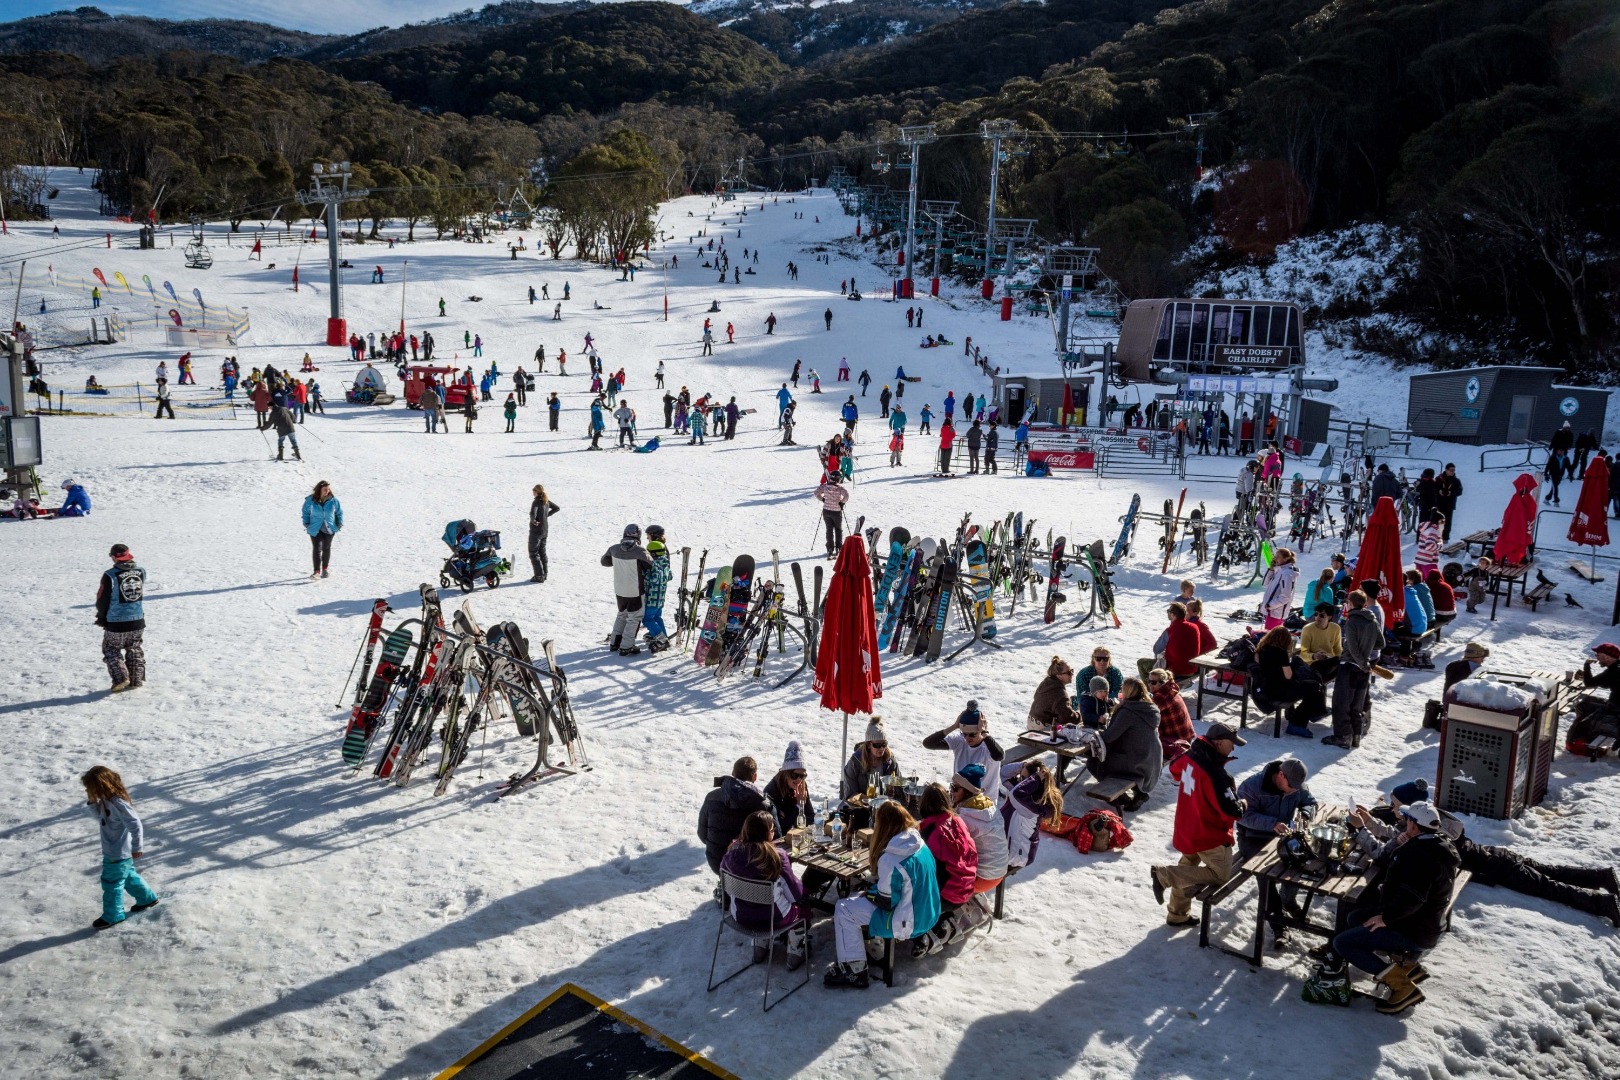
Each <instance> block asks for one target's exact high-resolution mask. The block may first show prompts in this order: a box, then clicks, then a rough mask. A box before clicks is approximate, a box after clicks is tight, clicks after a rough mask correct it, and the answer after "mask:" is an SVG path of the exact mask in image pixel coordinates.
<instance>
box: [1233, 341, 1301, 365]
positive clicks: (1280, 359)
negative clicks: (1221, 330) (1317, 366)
mask: <svg viewBox="0 0 1620 1080" xmlns="http://www.w3.org/2000/svg"><path fill="white" fill-rule="evenodd" d="M1291 351H1292V350H1290V349H1289V348H1288V346H1286V345H1217V346H1215V362H1216V363H1217V364H1225V365H1227V366H1228V367H1250V368H1284V367H1287V366H1288V354H1289V353H1290V352H1291Z"/></svg>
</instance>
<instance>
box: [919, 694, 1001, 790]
mask: <svg viewBox="0 0 1620 1080" xmlns="http://www.w3.org/2000/svg"><path fill="white" fill-rule="evenodd" d="M923 749H925V750H949V751H950V752H951V754H952V756H953V760H952V762H951V772H952V773H953V774H955V773H960V772H961V771H962V767H963V766H965V765H975V764H976V765H982V766H984V771H985V782H984V793H985V794H986V795H988V796H990V798H991V800H992V801H994V800H995V798H996V796H997V795H998V794H1000V791H1001V761H1002V758H1003V757H1004V756H1005V755H1004V754H1003V752H1002V749H1001V744H1000V743H998V742H996V740H995V739H993V738H991V737H990V729H989V726H988V725H986V724H985V722H984V716H983V715H982V714H980V712H979V703H978V702H977V701H969V702H968V703H967V708H965V709H963V710H962V712H961V714H960V715H958V716H957V718H956V723H954V724H952V725H951V726H950V727H948V728H941V729H940V730H939V731H936V732H934V733H933V734H932V735H930V736H928V737H927V738H925V739H924V740H923Z"/></svg>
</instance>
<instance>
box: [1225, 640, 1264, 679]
mask: <svg viewBox="0 0 1620 1080" xmlns="http://www.w3.org/2000/svg"><path fill="white" fill-rule="evenodd" d="M1217 655H1219V656H1220V658H1221V659H1222V660H1226V661H1228V662H1230V663H1231V665H1232V670H1233V671H1234V672H1237V673H1240V674H1248V673H1249V672H1250V671H1252V670H1253V669H1254V664H1255V656H1254V639H1253V638H1251V637H1250V636H1249V635H1248V634H1244V635H1242V636H1240V637H1236V638H1233V639H1232V640H1231V641H1228V642H1227V643H1226V644H1225V645H1223V646H1222V647H1221V651H1220V652H1219V653H1218V654H1217Z"/></svg>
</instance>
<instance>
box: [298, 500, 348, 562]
mask: <svg viewBox="0 0 1620 1080" xmlns="http://www.w3.org/2000/svg"><path fill="white" fill-rule="evenodd" d="M341 528H343V504H342V503H340V502H338V500H337V496H336V495H333V494H332V485H331V484H328V483H327V482H326V481H325V480H322V481H321V482H320V483H318V484H316V485H315V490H314V491H312V492H310V493H309V494H308V495H306V496H304V531H305V532H307V533H309V548H310V558H311V559H312V561H313V562H314V568H313V570H312V572H311V573H310V575H309V576H310V580H312V581H313V580H314V579H315V578H323V577H330V576H331V575H330V574H329V573H328V572H327V569H326V564H327V563H329V562H331V561H332V537H334V536H336V535H337V533H338V530H339V529H341Z"/></svg>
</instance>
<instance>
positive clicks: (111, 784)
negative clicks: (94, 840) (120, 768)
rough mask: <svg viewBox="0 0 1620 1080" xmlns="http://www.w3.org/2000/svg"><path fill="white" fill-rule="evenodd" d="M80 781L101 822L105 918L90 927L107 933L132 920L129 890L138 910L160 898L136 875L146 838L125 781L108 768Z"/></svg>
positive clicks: (89, 774) (102, 916)
mask: <svg viewBox="0 0 1620 1080" xmlns="http://www.w3.org/2000/svg"><path fill="white" fill-rule="evenodd" d="M80 779H81V780H82V781H83V782H84V793H85V801H86V802H87V803H89V804H90V812H91V813H92V814H94V815H95V816H96V819H97V820H98V821H100V823H101V918H99V919H97V920H96V921H95V922H93V923H91V924H90V925H91V926H93V927H95V928H96V929H97V930H105V929H107V928H108V927H109V926H114V925H116V924H118V923H121V922H123V921H124V920H125V919H126V918H128V917H129V916H127V915H125V914H124V893H125V892H126V891H128V893H129V895H130V896H132V897H134V898H135V907H134V910H135V911H145V910H146V909H147V908H149V907H153V906H154V905H156V904H157V902H158V896H157V893H155V892H153V891H152V890H151V888H150V887H149V886H148V885H147V884H146V882H144V881H142V880H141V875H139V874H137V873H136V872H135V860H136V859H138V858H140V857H141V855H142V854H143V851H142V848H143V847H144V845H145V837H144V836H143V835H142V832H141V819H140V817H139V816H138V815H137V814H136V813H135V807H134V805H133V804H132V803H131V802H130V798H129V791H128V790H127V789H126V788H125V787H124V781H123V780H122V779H121V778H120V777H119V775H118V774H117V773H115V772H113V771H112V770H111V769H109V768H107V766H105V765H97V766H95V767H94V768H92V769H91V770H90V771H89V772H87V773H85V774H84V776H82V777H80Z"/></svg>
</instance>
